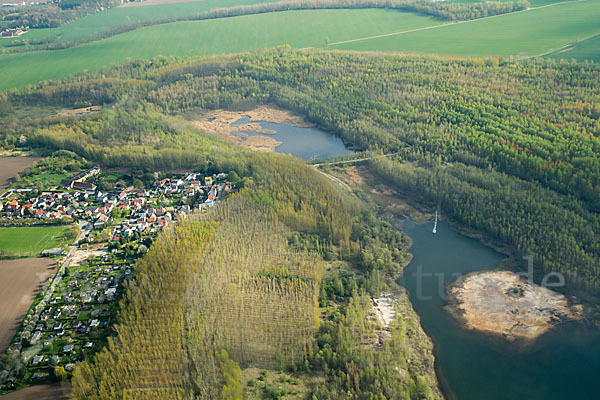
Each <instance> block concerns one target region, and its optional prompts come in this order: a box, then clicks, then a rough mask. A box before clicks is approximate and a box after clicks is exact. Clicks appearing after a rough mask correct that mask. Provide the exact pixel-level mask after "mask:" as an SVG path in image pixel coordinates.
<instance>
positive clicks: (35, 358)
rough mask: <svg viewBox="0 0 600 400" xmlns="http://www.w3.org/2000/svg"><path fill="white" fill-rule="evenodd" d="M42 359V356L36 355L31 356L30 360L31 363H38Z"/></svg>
mask: <svg viewBox="0 0 600 400" xmlns="http://www.w3.org/2000/svg"><path fill="white" fill-rule="evenodd" d="M42 361H44V356H41V355H37V356H35V357H33V361H31V365H38V364H39V363H41V362H42Z"/></svg>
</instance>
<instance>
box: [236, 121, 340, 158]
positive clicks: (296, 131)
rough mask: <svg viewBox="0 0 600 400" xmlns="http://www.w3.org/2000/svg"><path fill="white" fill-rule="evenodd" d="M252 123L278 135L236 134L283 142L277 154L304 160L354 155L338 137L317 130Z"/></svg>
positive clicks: (237, 133) (267, 123)
mask: <svg viewBox="0 0 600 400" xmlns="http://www.w3.org/2000/svg"><path fill="white" fill-rule="evenodd" d="M248 122H250V117H244V118H241V119H239V120H237V121H236V122H234V123H233V124H231V126H236V125H241V124H247V123H248ZM252 122H253V123H257V124H259V125H260V126H261V127H262V128H263V129H268V130H272V131H275V132H277V133H275V134H272V135H270V134H269V135H267V134H264V133H258V132H254V131H240V132H236V133H235V134H236V135H239V134H242V133H243V134H247V135H249V136H267V137H272V138H273V139H275V140H278V141H280V142H282V144H281V145H279V146H277V148H276V149H275V151H276V152H277V153H283V154H291V155H293V156H296V157H298V158H302V159H303V160H313V159H316V158H328V157H334V156H340V155H344V154H350V153H352V151H351V150H348V149H347V148H346V146H345V145H344V142H343V141H342V139H340V138H339V137H338V136H335V135H333V134H331V133H328V132H325V131H322V130H320V129H317V128H301V127H298V126H295V125H288V124H278V123H275V122H267V121H252Z"/></svg>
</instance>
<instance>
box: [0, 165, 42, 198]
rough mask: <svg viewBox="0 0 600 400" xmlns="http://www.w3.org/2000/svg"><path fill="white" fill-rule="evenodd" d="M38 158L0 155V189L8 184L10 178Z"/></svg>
mask: <svg viewBox="0 0 600 400" xmlns="http://www.w3.org/2000/svg"><path fill="white" fill-rule="evenodd" d="M39 160H40V158H38V157H0V190H2V189H5V188H6V187H7V186H8V183H9V180H10V178H13V177H14V176H15V175H17V173H18V172H21V171H23V170H24V169H25V168H27V167H29V166H30V165H32V164H33V163H35V162H36V161H39Z"/></svg>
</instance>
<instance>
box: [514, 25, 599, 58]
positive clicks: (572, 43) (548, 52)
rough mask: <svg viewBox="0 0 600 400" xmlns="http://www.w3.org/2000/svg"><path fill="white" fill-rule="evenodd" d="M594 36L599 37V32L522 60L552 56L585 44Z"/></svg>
mask: <svg viewBox="0 0 600 400" xmlns="http://www.w3.org/2000/svg"><path fill="white" fill-rule="evenodd" d="M596 36H600V32H597V33H594V34H593V35H592V36H588V37H585V38H583V39H578V40H576V41H575V42H571V43H568V44H565V45H564V46H562V47H559V48H557V49H553V50H550V51H547V52H545V53H542V54H538V55H537V56H530V57H525V58H523V60H528V59H531V58H538V57H544V56H549V55H551V54H554V53H556V52H559V51H561V50H564V49H566V48H568V47H569V46H575V45H576V44H578V43H581V42H585V41H586V40H590V39H593V38H595V37H596Z"/></svg>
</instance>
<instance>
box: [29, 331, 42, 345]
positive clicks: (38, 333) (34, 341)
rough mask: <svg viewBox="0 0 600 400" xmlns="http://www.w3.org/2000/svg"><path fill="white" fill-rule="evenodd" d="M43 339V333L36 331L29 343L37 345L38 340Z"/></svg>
mask: <svg viewBox="0 0 600 400" xmlns="http://www.w3.org/2000/svg"><path fill="white" fill-rule="evenodd" d="M41 338H42V332H41V331H35V332H34V333H33V335H31V339H30V340H29V342H30V343H31V344H36V343H37V341H38V340H40V339H41Z"/></svg>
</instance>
